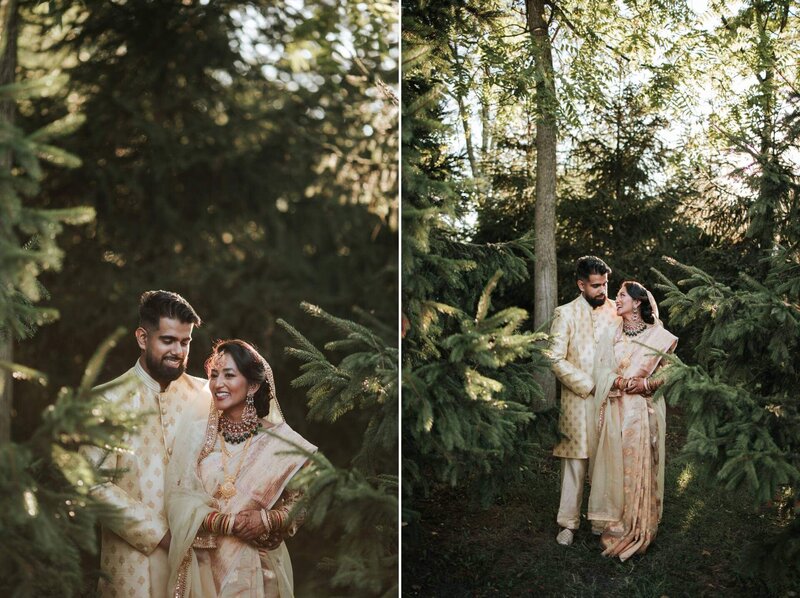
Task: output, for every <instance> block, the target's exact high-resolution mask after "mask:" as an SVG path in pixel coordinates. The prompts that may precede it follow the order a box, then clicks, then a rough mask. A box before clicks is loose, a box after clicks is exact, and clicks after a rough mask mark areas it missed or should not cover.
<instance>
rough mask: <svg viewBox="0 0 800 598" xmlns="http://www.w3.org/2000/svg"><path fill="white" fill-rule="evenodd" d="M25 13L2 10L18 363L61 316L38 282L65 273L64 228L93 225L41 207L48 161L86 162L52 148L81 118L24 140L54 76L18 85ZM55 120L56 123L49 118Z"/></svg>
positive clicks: (1, 305) (0, 227) (10, 283)
mask: <svg viewBox="0 0 800 598" xmlns="http://www.w3.org/2000/svg"><path fill="white" fill-rule="evenodd" d="M18 20H19V12H18V7H17V3H16V2H8V3H6V4H4V5H3V8H2V10H0V281H2V282H0V361H3V362H5V363H6V364H8V363H10V362H11V361H13V360H14V350H13V349H14V341H16V340H19V339H23V338H28V337H30V336H31V335H32V334H33V332H34V330H35V329H36V328H37V327H38V326H39V325H41V324H44V323H46V322H52V321H53V320H55V319H56V318H57V317H58V312H57V310H54V309H52V308H45V307H42V306H40V305H37V304H38V303H39V302H40V301H41V300H42V299H43V298H46V296H47V293H46V291H45V289H44V287H43V286H42V284H41V282H40V280H39V277H40V275H41V274H42V272H44V271H47V270H58V269H60V268H61V263H62V259H63V251H62V249H61V248H60V247H59V245H58V244H57V242H56V238H57V236H58V234H59V233H60V232H61V231H62V228H63V226H64V225H65V224H83V223H85V222H88V221H91V220H92V219H93V218H94V211H93V210H91V209H90V208H71V209H69V208H68V209H41V208H38V207H37V206H35V205H34V204H35V197H36V196H37V194H39V193H40V187H41V183H42V180H43V178H44V169H43V166H42V162H45V163H49V164H54V165H57V166H60V167H66V168H75V167H76V166H79V165H80V160H79V159H78V158H77V157H76V156H74V155H72V154H70V153H69V152H66V151H64V150H63V149H61V148H60V147H57V146H55V145H53V144H52V143H51V142H52V141H53V140H54V139H56V138H58V137H63V136H64V135H67V134H69V133H73V132H74V131H75V129H76V128H77V127H78V126H80V124H81V122H82V121H81V119H80V118H79V117H76V116H75V115H73V114H68V115H66V116H64V117H63V118H61V119H59V120H56V121H54V122H48V124H46V125H44V126H41V127H40V128H39V129H38V130H35V131H34V132H32V133H26V132H25V131H24V130H23V129H22V128H21V127H20V126H18V124H17V122H16V121H17V119H16V114H17V105H18V104H19V103H20V102H21V101H23V100H27V99H30V98H34V97H37V96H40V95H42V94H43V93H44V91H45V90H46V88H47V87H48V86H50V85H52V84H53V83H54V78H53V77H46V78H40V79H36V80H30V81H26V82H18V81H17V80H16V70H17V69H16V67H17V35H18V32H19V27H18ZM51 121H52V119H51ZM11 412H12V385H11V375H10V372H9V371H8V370H7V369H6V370H0V442H7V441H8V440H10V438H11Z"/></svg>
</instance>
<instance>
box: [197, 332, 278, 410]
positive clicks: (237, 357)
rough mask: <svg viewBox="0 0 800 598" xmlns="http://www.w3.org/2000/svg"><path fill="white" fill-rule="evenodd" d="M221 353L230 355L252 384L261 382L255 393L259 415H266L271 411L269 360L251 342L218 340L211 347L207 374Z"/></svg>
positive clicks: (254, 399)
mask: <svg viewBox="0 0 800 598" xmlns="http://www.w3.org/2000/svg"><path fill="white" fill-rule="evenodd" d="M220 355H230V356H231V357H232V358H233V361H234V363H236V367H237V368H239V371H240V372H241V373H242V375H243V376H244V377H245V378H247V381H248V382H249V383H250V384H259V385H260V386H259V387H258V390H257V391H256V392H255V394H254V395H253V402H254V403H255V406H256V413H257V414H258V417H265V416H266V415H267V413H269V399H270V395H273V396H274V392H270V390H271V389H270V381H269V379H268V378H267V369H268V367H269V366H268V365H267V360H266V359H264V358H263V357H261V355H259V353H258V351H256V349H255V347H253V345H251V344H250V343H246V342H245V341H242V340H239V339H238V338H236V339H230V340H224V341H216V342H215V343H214V346H213V347H212V349H211V355H210V356H209V357H208V359H206V363H205V369H206V375H208V373H209V372H210V371H211V368H212V367H213V366H214V362H215V361H216V359H217V358H218V357H219V356H220Z"/></svg>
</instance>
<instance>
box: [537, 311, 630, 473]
mask: <svg viewBox="0 0 800 598" xmlns="http://www.w3.org/2000/svg"><path fill="white" fill-rule="evenodd" d="M619 320H620V319H619V316H617V310H616V306H615V305H614V303H613V302H612V301H611V300H610V299H606V302H605V304H604V305H601V306H600V307H597V308H595V309H592V306H591V305H589V303H588V302H587V301H586V299H584V297H583V295H579V296H578V297H577V298H576V299H575V300H574V301H571V302H570V303H567V304H565V305H561V306H559V307H557V308H556V310H555V314H554V317H553V324H552V326H551V328H550V334H551V335H552V336H553V337H554V338H553V341H552V344H551V345H550V359H551V360H552V366H551V367H552V368H553V372H554V373H555V375H556V378H558V380H559V381H560V382H561V416H560V417H559V421H558V427H559V431H560V432H561V434H563V438H562V440H561V441H560V442H559V443H558V444H557V445H556V447H555V449H554V450H553V455H555V456H556V457H563V458H568V459H588V458H589V437H588V431H587V425H588V421H587V420H588V418H589V417H591V416H592V410H591V401H587V398H589V395H590V393H591V391H592V388H593V387H594V380H593V379H592V369H593V367H594V354H595V347H596V346H597V342H598V341H599V340H600V338H602V336H603V334H604V333H605V332H606V331H607V330H608V329H609V328H611V327H614V326H616V325H617V324H618V323H619Z"/></svg>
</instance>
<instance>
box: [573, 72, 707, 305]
mask: <svg viewBox="0 0 800 598" xmlns="http://www.w3.org/2000/svg"><path fill="white" fill-rule="evenodd" d="M649 95H650V94H648V93H647V90H646V89H643V88H642V87H641V86H627V87H625V88H624V89H623V90H622V91H621V92H620V94H619V96H618V97H616V98H613V99H612V100H611V101H610V102H609V103H608V104H606V105H605V106H604V107H603V109H602V110H599V111H598V113H597V115H596V117H595V118H593V119H591V120H590V123H589V124H590V126H589V127H588V131H587V133H585V134H583V135H581V137H579V138H578V139H577V140H576V143H575V149H574V150H573V151H572V165H571V166H570V168H569V169H568V171H567V173H565V176H564V177H563V188H562V190H561V192H560V195H561V200H560V202H559V235H558V245H559V270H560V279H559V280H560V283H561V284H560V285H559V287H560V289H561V295H560V298H561V302H566V301H569V300H571V299H572V298H574V297H575V294H576V292H577V291H576V289H575V282H574V267H575V260H576V259H578V258H579V257H580V256H582V255H585V254H586V253H589V252H591V253H594V254H596V255H599V256H601V257H602V258H603V259H604V260H605V261H607V262H608V264H609V265H610V266H611V267H612V269H613V271H614V274H613V277H614V279H615V280H614V281H613V282H612V284H611V286H612V288H614V287H615V285H618V284H619V282H621V281H623V280H626V279H635V280H641V281H645V282H647V281H648V279H649V276H650V268H651V267H653V266H655V265H657V263H658V260H659V259H660V256H661V255H664V254H667V255H681V256H682V257H683V259H685V260H686V261H691V262H693V263H697V261H698V259H699V258H700V256H701V254H702V252H703V250H704V249H706V248H707V247H708V246H709V245H710V244H711V239H710V238H708V236H707V235H704V233H703V231H702V229H701V228H700V227H699V226H697V225H696V224H694V223H693V222H692V221H691V220H689V219H687V218H686V216H685V214H684V213H683V209H682V206H683V205H684V204H685V203H686V202H687V201H691V200H693V199H695V197H696V192H695V190H694V189H693V188H692V186H691V180H690V176H688V175H687V171H686V170H685V169H684V168H683V167H682V166H683V165H682V164H681V163H680V162H679V157H678V156H677V155H676V152H674V151H673V150H671V149H670V148H669V147H667V146H666V144H665V143H664V142H663V141H662V140H661V135H662V134H663V132H664V130H665V129H666V126H667V122H666V119H665V118H664V117H663V116H661V113H660V112H659V111H657V110H655V109H654V107H653V106H652V105H650V104H649V100H648V98H649ZM662 178H666V180H664V181H663V182H662V181H660V180H659V179H662ZM615 291H616V288H614V290H613V291H612V292H615Z"/></svg>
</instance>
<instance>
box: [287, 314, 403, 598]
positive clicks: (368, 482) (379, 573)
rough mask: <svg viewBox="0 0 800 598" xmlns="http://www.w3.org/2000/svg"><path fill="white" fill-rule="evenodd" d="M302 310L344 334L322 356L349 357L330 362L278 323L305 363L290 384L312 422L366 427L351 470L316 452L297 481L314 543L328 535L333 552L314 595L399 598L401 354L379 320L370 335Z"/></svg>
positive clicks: (357, 326) (361, 327) (363, 329)
mask: <svg viewBox="0 0 800 598" xmlns="http://www.w3.org/2000/svg"><path fill="white" fill-rule="evenodd" d="M302 307H303V309H304V310H305V311H306V312H307V313H308V314H310V315H311V316H313V317H314V318H315V319H318V320H319V321H321V322H322V323H324V324H326V325H327V326H328V327H331V328H333V329H334V330H336V331H337V332H339V333H340V334H341V335H343V336H342V337H341V338H339V339H337V340H334V341H330V342H328V343H326V344H325V347H324V348H325V351H327V352H329V353H333V354H343V355H344V356H343V357H342V358H341V359H340V360H339V361H338V363H333V362H332V361H331V359H330V358H328V357H326V355H325V354H324V353H323V352H322V351H320V350H319V349H317V348H316V347H315V346H314V345H313V344H312V343H311V342H310V341H309V340H308V339H307V338H306V337H305V336H303V335H302V334H301V333H300V332H298V331H297V330H296V329H295V328H293V327H292V326H290V325H289V324H287V323H286V322H284V321H283V320H279V324H280V325H281V326H282V327H283V328H284V329H285V330H286V331H287V332H288V333H289V335H290V336H291V338H292V340H293V342H294V344H295V346H294V347H291V348H288V349H287V353H288V354H289V355H290V356H292V357H294V358H296V359H298V360H300V361H302V362H303V365H302V366H301V367H300V370H301V372H302V373H301V375H300V376H299V377H297V378H295V379H294V380H293V381H292V386H294V387H297V388H306V389H307V390H306V395H307V397H308V404H309V407H310V410H309V417H310V418H311V419H314V420H318V421H322V422H325V423H327V424H333V423H334V422H336V421H338V420H340V419H342V418H344V419H347V418H348V416H349V417H350V418H352V417H357V418H359V419H362V420H366V422H367V424H366V432H365V433H364V437H363V440H362V442H361V446H360V449H359V450H358V452H357V453H356V455H355V456H354V457H353V459H352V463H351V466H350V467H349V468H339V467H336V466H334V465H333V464H332V463H331V462H330V461H329V460H328V459H327V458H326V457H325V456H324V455H322V454H319V453H318V454H316V455H314V456H313V457H312V458H311V461H312V463H313V465H312V467H310V468H307V469H305V470H302V471H301V473H300V474H299V475H298V480H297V483H298V484H299V485H301V486H303V487H304V488H305V497H304V500H305V502H306V504H307V505H308V508H309V515H308V518H307V520H306V524H305V525H306V526H307V527H308V528H311V529H313V530H315V532H316V533H315V537H316V538H317V540H319V538H320V537H323V538H325V539H327V540H329V541H331V542H332V543H333V544H334V545H335V547H336V548H335V556H333V557H331V556H328V557H326V558H325V560H324V561H323V562H322V563H321V564H320V566H321V567H322V568H323V569H324V570H327V571H330V573H329V575H328V576H326V583H324V584H322V583H319V582H318V586H317V587H315V588H314V590H313V591H314V594H315V595H319V594H320V593H328V592H330V591H331V590H347V591H348V594H349V595H360V596H361V595H363V596H386V597H388V596H394V595H396V593H397V586H398V579H397V567H398V553H397V534H398V530H397V507H398V502H397V498H398V497H397V493H398V484H397V409H398V405H397V401H398V386H397V384H398V382H397V363H398V354H397V353H398V352H397V348H396V347H395V346H393V341H394V336H393V334H394V331H393V330H391V329H390V328H389V327H386V326H385V325H382V324H381V323H379V322H373V324H374V325H375V329H372V328H370V327H368V326H365V325H362V324H358V323H356V322H353V321H350V320H346V319H343V318H337V317H335V316H332V315H330V314H328V313H326V312H325V311H323V310H322V309H320V308H319V307H317V306H314V305H310V304H308V303H304V304H303V306H302ZM362 315H365V316H366V314H362ZM384 337H385V338H384ZM387 339H388V340H387ZM351 421H352V419H351ZM293 483H294V482H293ZM331 552H332V551H330V550H328V551H327V553H328V554H330V553H331Z"/></svg>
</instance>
